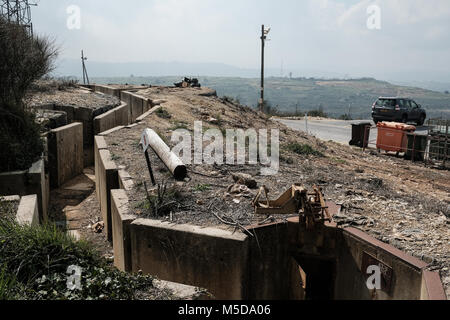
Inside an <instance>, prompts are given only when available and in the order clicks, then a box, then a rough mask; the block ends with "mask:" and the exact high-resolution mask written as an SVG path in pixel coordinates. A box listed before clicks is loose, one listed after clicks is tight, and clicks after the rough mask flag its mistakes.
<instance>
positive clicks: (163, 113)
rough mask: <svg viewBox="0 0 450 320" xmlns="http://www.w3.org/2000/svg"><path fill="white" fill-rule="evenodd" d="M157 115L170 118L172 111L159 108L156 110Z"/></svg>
mask: <svg viewBox="0 0 450 320" xmlns="http://www.w3.org/2000/svg"><path fill="white" fill-rule="evenodd" d="M155 113H156V115H157V116H158V117H160V118H162V119H170V118H172V116H171V115H170V113H169V112H168V111H167V110H166V109H164V108H159V109H158V110H156V112H155Z"/></svg>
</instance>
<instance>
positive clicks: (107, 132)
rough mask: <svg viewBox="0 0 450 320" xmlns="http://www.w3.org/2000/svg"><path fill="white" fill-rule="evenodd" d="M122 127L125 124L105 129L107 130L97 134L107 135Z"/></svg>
mask: <svg viewBox="0 0 450 320" xmlns="http://www.w3.org/2000/svg"><path fill="white" fill-rule="evenodd" d="M123 128H125V126H118V127H114V128H112V129H109V130H107V131H104V132H101V133H99V134H98V135H99V136H107V135H108V134H111V133H113V132H116V131H119V130H122V129H123Z"/></svg>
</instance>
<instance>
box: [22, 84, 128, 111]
mask: <svg viewBox="0 0 450 320" xmlns="http://www.w3.org/2000/svg"><path fill="white" fill-rule="evenodd" d="M26 100H27V105H29V106H40V105H46V104H58V105H66V106H77V107H85V108H91V109H98V108H102V107H108V106H111V107H113V106H118V105H120V100H119V99H118V98H117V97H113V96H109V95H104V94H101V93H98V92H91V91H89V90H87V89H84V88H81V87H78V86H76V85H65V84H64V83H62V82H61V81H58V80H39V81H37V82H36V83H35V84H34V87H33V89H32V90H30V92H29V93H28V95H27V97H26Z"/></svg>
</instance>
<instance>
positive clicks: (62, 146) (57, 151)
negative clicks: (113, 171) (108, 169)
mask: <svg viewBox="0 0 450 320" xmlns="http://www.w3.org/2000/svg"><path fill="white" fill-rule="evenodd" d="M48 150H49V167H50V185H51V186H52V187H54V188H58V187H60V186H62V185H63V184H64V183H66V182H67V181H69V180H70V179H72V178H74V177H76V176H78V175H79V174H81V173H82V172H83V168H84V146H83V124H82V123H80V122H75V123H72V124H70V125H67V126H64V127H61V128H58V129H54V130H51V131H50V132H49V135H48Z"/></svg>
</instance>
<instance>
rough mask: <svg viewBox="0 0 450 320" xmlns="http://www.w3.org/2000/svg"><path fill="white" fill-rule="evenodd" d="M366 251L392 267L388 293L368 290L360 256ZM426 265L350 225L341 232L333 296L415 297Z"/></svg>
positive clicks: (358, 297)
mask: <svg viewBox="0 0 450 320" xmlns="http://www.w3.org/2000/svg"><path fill="white" fill-rule="evenodd" d="M364 254H369V255H370V256H372V257H374V258H375V259H377V260H378V261H380V262H381V263H382V264H384V265H386V266H388V267H389V268H391V269H392V278H391V286H390V290H389V292H387V291H384V290H377V291H376V293H374V292H373V291H370V290H369V289H368V288H367V285H366V278H367V270H362V265H363V255H364ZM426 266H427V264H426V263H425V262H423V261H421V260H419V259H416V258H414V257H412V256H409V255H407V254H405V253H404V252H402V251H400V250H398V249H396V248H394V247H392V246H390V245H387V244H385V243H383V242H381V241H378V240H376V239H374V238H372V237H370V236H368V235H367V234H365V233H363V232H362V231H359V230H357V229H354V228H347V229H345V230H344V231H343V232H342V242H341V246H340V254H339V261H338V267H337V279H336V286H335V288H336V291H335V293H336V298H337V299H375V300H419V299H420V298H421V291H422V271H423V269H424V268H425V267H426Z"/></svg>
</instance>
